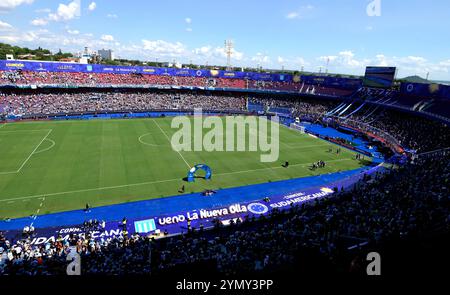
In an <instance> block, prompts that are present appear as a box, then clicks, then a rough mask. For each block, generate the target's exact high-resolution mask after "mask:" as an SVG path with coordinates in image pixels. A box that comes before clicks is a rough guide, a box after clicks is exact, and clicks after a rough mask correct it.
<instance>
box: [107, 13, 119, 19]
mask: <svg viewBox="0 0 450 295" xmlns="http://www.w3.org/2000/svg"><path fill="white" fill-rule="evenodd" d="M106 17H107V18H117V17H118V16H117V14H113V13H108V14H107V15H106Z"/></svg>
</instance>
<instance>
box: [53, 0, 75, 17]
mask: <svg viewBox="0 0 450 295" xmlns="http://www.w3.org/2000/svg"><path fill="white" fill-rule="evenodd" d="M79 16H80V3H79V1H72V2H70V3H69V4H68V5H65V4H62V3H61V4H59V6H58V9H57V10H56V13H50V14H49V15H48V18H49V19H50V20H53V21H68V20H71V19H74V18H76V17H79Z"/></svg>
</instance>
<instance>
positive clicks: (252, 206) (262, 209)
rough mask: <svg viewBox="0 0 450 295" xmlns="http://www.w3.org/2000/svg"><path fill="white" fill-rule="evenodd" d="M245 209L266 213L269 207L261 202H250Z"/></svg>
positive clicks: (256, 212)
mask: <svg viewBox="0 0 450 295" xmlns="http://www.w3.org/2000/svg"><path fill="white" fill-rule="evenodd" d="M247 209H248V211H250V212H252V213H253V214H264V213H267V211H269V208H267V206H266V205H264V204H261V203H251V204H249V205H248V206H247Z"/></svg>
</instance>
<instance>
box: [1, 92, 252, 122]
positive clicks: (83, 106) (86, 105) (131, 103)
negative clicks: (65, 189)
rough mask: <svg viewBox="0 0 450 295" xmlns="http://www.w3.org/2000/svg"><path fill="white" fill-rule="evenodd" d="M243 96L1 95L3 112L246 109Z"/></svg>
mask: <svg viewBox="0 0 450 295" xmlns="http://www.w3.org/2000/svg"><path fill="white" fill-rule="evenodd" d="M245 102H246V99H245V96H242V95H235V96H229V95H206V94H199V93H176V92H82V93H67V92H60V93H47V94H42V93H41V94H20V95H18V94H0V105H2V106H3V112H4V113H5V114H6V115H15V116H23V115H36V114H68V113H80V112H100V111H104V112H112V111H145V110H155V109H167V110H170V109H193V108H202V109H204V110H220V111H222V110H236V111H239V110H245Z"/></svg>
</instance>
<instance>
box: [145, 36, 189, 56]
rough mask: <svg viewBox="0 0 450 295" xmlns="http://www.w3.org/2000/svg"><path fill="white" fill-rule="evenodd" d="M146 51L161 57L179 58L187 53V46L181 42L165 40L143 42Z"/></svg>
mask: <svg viewBox="0 0 450 295" xmlns="http://www.w3.org/2000/svg"><path fill="white" fill-rule="evenodd" d="M142 44H143V48H144V50H147V51H149V52H148V53H150V54H156V55H159V56H170V57H179V56H183V55H185V54H186V53H187V51H186V46H185V45H184V44H182V43H181V42H175V43H172V42H167V41H164V40H145V39H143V40H142Z"/></svg>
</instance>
